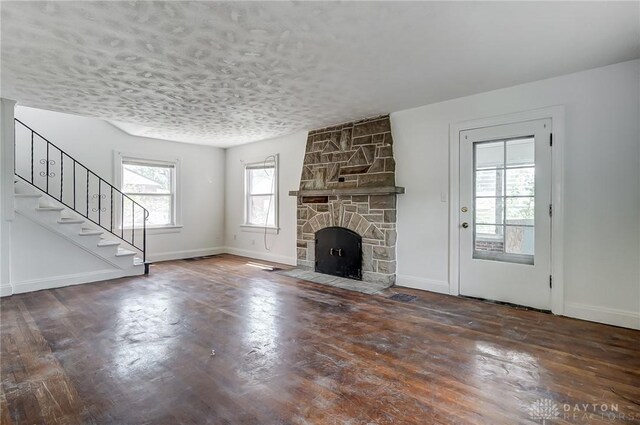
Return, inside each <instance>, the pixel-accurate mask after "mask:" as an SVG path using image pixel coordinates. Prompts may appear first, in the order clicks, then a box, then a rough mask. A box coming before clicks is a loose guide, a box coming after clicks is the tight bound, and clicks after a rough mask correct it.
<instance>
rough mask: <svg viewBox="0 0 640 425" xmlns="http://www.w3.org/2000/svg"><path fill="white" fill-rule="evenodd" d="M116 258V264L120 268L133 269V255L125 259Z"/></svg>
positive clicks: (124, 257)
mask: <svg viewBox="0 0 640 425" xmlns="http://www.w3.org/2000/svg"><path fill="white" fill-rule="evenodd" d="M114 258H115V260H114V261H115V262H116V263H117V264H118V265H119V266H120V267H132V266H133V255H126V256H123V257H114Z"/></svg>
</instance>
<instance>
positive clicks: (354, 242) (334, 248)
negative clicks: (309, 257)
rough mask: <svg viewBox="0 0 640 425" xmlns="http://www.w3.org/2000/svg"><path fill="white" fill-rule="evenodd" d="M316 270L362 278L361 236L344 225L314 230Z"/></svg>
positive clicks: (351, 277)
mask: <svg viewBox="0 0 640 425" xmlns="http://www.w3.org/2000/svg"><path fill="white" fill-rule="evenodd" d="M315 245H316V268H315V270H316V272H318V273H325V274H330V275H334V276H340V277H346V278H350V279H357V280H362V237H361V236H360V235H358V234H357V233H356V232H354V231H352V230H349V229H346V228H344V227H325V228H324V229H321V230H318V231H317V232H316V244H315Z"/></svg>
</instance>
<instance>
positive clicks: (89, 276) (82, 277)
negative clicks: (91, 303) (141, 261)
mask: <svg viewBox="0 0 640 425" xmlns="http://www.w3.org/2000/svg"><path fill="white" fill-rule="evenodd" d="M143 273H144V268H143V267H139V268H137V269H136V270H133V271H130V270H99V271H95V272H87V273H77V274H69V275H64V276H56V277H46V278H41V279H33V280H27V281H24V282H17V283H13V284H12V285H11V286H12V287H13V294H22V293H24V292H32V291H40V290H42V289H52V288H61V287H63V286H71V285H79V284H82V283H90V282H97V281H100V280H109V279H118V278H121V277H125V276H133V275H141V274H143Z"/></svg>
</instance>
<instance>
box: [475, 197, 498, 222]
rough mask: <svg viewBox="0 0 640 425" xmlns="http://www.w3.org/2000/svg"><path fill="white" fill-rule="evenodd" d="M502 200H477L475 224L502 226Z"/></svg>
mask: <svg viewBox="0 0 640 425" xmlns="http://www.w3.org/2000/svg"><path fill="white" fill-rule="evenodd" d="M503 203H504V198H477V199H476V223H479V224H502V218H503V209H504V204H503Z"/></svg>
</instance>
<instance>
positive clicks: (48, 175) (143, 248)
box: [13, 118, 149, 263]
mask: <svg viewBox="0 0 640 425" xmlns="http://www.w3.org/2000/svg"><path fill="white" fill-rule="evenodd" d="M14 120H15V122H17V123H19V124H20V125H22V126H23V127H25V128H26V129H27V130H29V131H30V132H31V161H30V167H31V175H30V178H27V177H24V176H22V175H20V174H19V173H18V171H17V169H16V159H17V154H16V155H14V163H13V167H14V174H15V175H16V176H17V177H19V178H20V179H21V180H23V181H24V182H26V183H28V184H29V185H31V186H33V187H35V188H36V189H38V190H40V191H41V192H43V193H45V194H46V195H48V196H50V197H51V198H53V199H55V200H56V201H58V202H60V203H62V204H63V205H64V206H66V207H68V208H70V209H72V210H73V211H75V212H76V213H78V214H80V215H81V216H83V217H84V218H86V219H87V220H89V221H91V222H92V223H94V224H96V225H98V226H100V228H102V229H104V230H106V231H108V232H109V233H111V234H112V235H113V236H115V237H117V238H118V239H120V240H122V241H124V242H125V243H127V244H128V245H129V246H131V247H133V248H135V249H136V250H138V251H140V252H141V253H142V261H143V262H144V263H146V261H147V220H148V218H149V211H148V210H147V209H146V208H145V207H143V206H142V205H140V203H138V202H136V201H135V200H133V199H132V198H131V197H130V196H128V195H127V194H126V193H123V192H122V191H121V190H120V189H118V188H117V187H115V186H114V185H112V184H111V183H109V182H108V181H106V180H105V179H103V178H102V177H100V176H99V175H98V174H96V173H95V172H94V171H93V170H91V169H90V168H89V167H87V166H86V165H84V164H83V163H82V162H80V161H78V160H77V159H75V158H74V157H72V156H71V155H69V154H68V153H67V152H65V151H64V150H63V149H61V148H60V147H58V146H57V145H56V144H55V143H53V142H51V141H50V140H49V139H47V138H46V137H44V136H43V135H42V134H40V133H38V132H37V131H35V130H34V129H32V128H31V127H29V126H28V125H27V124H25V123H24V122H22V121H20V120H19V119H18V118H14ZM14 134H15V136H14V147H15V149H16V152H17V132H15V131H14ZM34 135H37V136H38V137H39V138H41V139H42V140H44V141H45V142H46V143H47V149H46V153H47V158H46V159H41V160H40V161H39V162H40V163H41V164H43V165H45V167H46V172H45V174H44V175H43V174H42V172H41V173H40V175H41V176H42V177H45V178H46V186H45V188H44V189H43V188H41V187H40V186H38V185H37V184H36V183H34V174H33V171H34ZM51 146H52V147H53V148H55V149H57V150H58V151H59V152H60V170H61V171H60V194H59V196H55V195H54V194H52V193H50V192H49V179H50V178H52V177H53V176H52V174H53V175H55V173H51V172H50V168H49V167H50V165H53V164H55V161H54V160H51V159H50V156H49V153H50V147H51ZM65 156H66V157H67V158H68V159H70V160H71V161H73V205H69V204H68V203H67V202H65V200H64V196H63V195H64V192H63V191H64V180H63V179H64V157H65ZM43 161H44V162H43ZM52 161H53V163H52ZM77 166H80V167H82V168H84V169H85V170H86V171H85V172H86V182H87V187H86V208H85V211H84V212H83V211H81V210H80V209H78V208H77V205H76V186H77V185H76V180H77V179H76V168H77ZM90 174H91V175H93V176H94V177H95V178H97V179H98V195H97V197H96V195H95V194H94V195H92V198H93V199H97V200H98V208H97V211H95V210H94V212H97V213H98V221H95V220H94V219H93V218H91V217H90V215H89V175H90ZM102 184H105V185H107V186H108V187H109V191H110V193H111V196H110V201H111V208H110V215H111V217H110V218H111V221H110V226H109V227H105V225H103V224H102V222H101V221H102V220H101V217H102V214H101V213H102V212H103V211H102V199H103V194H102ZM114 192H116V193H117V194H118V195H119V196H120V208H121V215H120V234H119V235H118V234H117V233H116V232H114V229H113V222H114V218H115V217H114V214H115V211H114V208H113V205H114V202H113V201H114V198H113V193H114ZM104 196H105V197H106V194H104ZM125 198H126V199H128V200H129V201H130V202H131V203H132V204H131V206H132V217H131V218H132V221H131V240H127V239H126V238H125V234H124V227H125V226H124V199H125ZM136 206H137V207H138V208H140V209H141V210H142V213H143V220H142V246H138V245H136V243H135V208H136Z"/></svg>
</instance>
